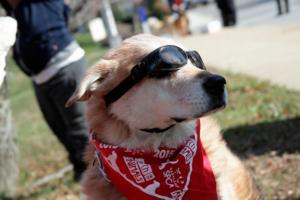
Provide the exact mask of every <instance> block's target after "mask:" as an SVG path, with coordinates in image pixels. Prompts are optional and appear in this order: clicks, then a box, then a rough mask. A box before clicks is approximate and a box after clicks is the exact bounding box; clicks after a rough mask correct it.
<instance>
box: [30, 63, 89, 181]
mask: <svg viewBox="0 0 300 200" xmlns="http://www.w3.org/2000/svg"><path fill="white" fill-rule="evenodd" d="M84 66H85V62H84V59H81V60H79V61H77V62H74V63H71V64H70V65H69V66H66V67H64V68H62V69H61V70H60V71H59V72H58V73H57V74H56V75H55V76H54V77H53V78H51V79H50V80H49V81H47V82H46V83H43V84H41V85H37V84H34V89H35V93H36V97H37V100H38V103H39V106H40V109H41V111H42V113H43V116H44V118H45V120H46V121H47V123H48V125H49V127H50V128H51V130H52V131H53V133H54V134H55V135H56V136H57V138H58V139H59V141H60V142H61V143H62V144H63V145H64V147H65V148H66V150H67V151H68V153H69V160H70V161H71V163H72V164H73V166H74V172H75V175H74V178H75V180H79V179H80V176H81V173H82V172H83V171H84V170H85V167H86V166H85V164H84V162H83V152H84V149H85V146H86V144H87V142H88V130H87V125H86V121H85V117H84V113H85V107H84V104H82V103H75V104H74V105H72V106H71V107H69V108H65V106H64V105H65V103H66V102H67V100H68V98H69V97H70V96H71V95H72V94H73V92H74V91H75V89H76V88H77V86H78V84H79V82H80V80H81V78H82V76H83V75H84V71H85V68H84Z"/></svg>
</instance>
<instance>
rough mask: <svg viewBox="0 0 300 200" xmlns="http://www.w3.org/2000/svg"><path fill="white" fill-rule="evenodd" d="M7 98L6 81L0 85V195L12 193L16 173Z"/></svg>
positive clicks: (13, 136)
mask: <svg viewBox="0 0 300 200" xmlns="http://www.w3.org/2000/svg"><path fill="white" fill-rule="evenodd" d="M15 140H16V138H15V132H14V130H13V126H12V119H11V111H10V108H9V102H8V99H7V84H6V81H4V83H3V84H2V86H0V196H5V197H10V196H12V195H13V193H14V191H15V186H16V180H17V175H18V166H17V147H16V144H15Z"/></svg>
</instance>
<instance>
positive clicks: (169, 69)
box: [66, 34, 259, 200]
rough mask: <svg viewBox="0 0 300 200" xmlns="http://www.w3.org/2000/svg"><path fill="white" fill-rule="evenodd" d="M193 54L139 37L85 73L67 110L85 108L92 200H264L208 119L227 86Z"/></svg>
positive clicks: (87, 185) (87, 188)
mask: <svg viewBox="0 0 300 200" xmlns="http://www.w3.org/2000/svg"><path fill="white" fill-rule="evenodd" d="M161 47H163V48H161ZM157 49H163V50H157ZM166 49H167V50H166ZM155 50H156V51H155ZM151 52H152V53H151ZM153 52H156V53H153ZM157 52H160V54H159V53H157ZM161 52H163V53H161ZM174 52H175V53H174ZM185 52H186V55H187V56H185ZM191 52H193V51H186V49H185V48H184V47H183V46H182V45H180V44H177V43H176V42H175V41H172V40H170V39H163V38H159V37H156V36H152V35H148V34H141V35H136V36H133V37H131V38H129V39H126V40H125V41H124V42H123V43H122V45H121V46H120V47H118V48H115V49H112V50H110V51H108V53H107V54H106V55H105V56H104V57H103V58H102V59H101V60H100V61H99V63H98V64H96V65H94V66H92V67H91V68H90V69H89V70H88V71H87V73H86V76H85V78H84V79H83V80H82V82H81V85H80V87H79V88H78V89H77V91H76V92H75V93H74V95H73V96H72V97H71V98H70V99H69V101H68V102H67V104H66V105H67V106H68V105H71V104H72V103H74V102H75V101H86V104H87V121H88V124H89V127H90V130H91V131H90V134H91V144H90V145H89V147H88V149H87V152H86V160H87V162H88V164H89V166H88V168H87V170H86V171H85V173H84V175H83V178H82V181H81V183H82V188H83V192H84V193H85V195H86V197H87V199H89V200H100V199H109V200H115V199H116V200H117V199H143V200H146V199H191V200H193V199H210V200H213V199H225V200H247V199H249V200H250V199H251V200H252V199H259V193H258V191H257V189H256V186H255V184H254V182H253V180H252V177H251V176H250V174H249V173H248V172H247V170H246V169H245V167H244V166H243V164H242V163H241V161H240V160H239V159H238V158H237V157H236V156H235V155H233V154H232V153H231V151H230V150H229V149H228V148H227V147H226V144H225V142H224V141H223V140H222V136H221V134H220V128H219V126H218V124H217V123H216V122H215V121H214V120H213V119H211V118H210V117H208V116H207V115H209V114H211V113H213V112H215V111H218V110H220V109H222V108H224V107H225V106H226V103H227V95H226V89H225V79H224V78H223V77H221V76H219V75H215V74H212V73H209V72H208V71H206V70H205V68H204V66H203V63H199V62H201V61H200V60H199V59H200V56H196V57H195V54H193V53H192V54H191ZM194 53H195V52H194ZM156 54H157V55H156ZM148 55H150V56H148ZM153 55H154V56H153ZM174 55H175V56H174ZM177 55H178V57H180V56H181V57H180V58H177ZM193 55H194V56H193ZM147 56H148V57H147ZM151 56H152V57H151ZM145 58H147V59H145ZM164 59H165V60H166V61H165V62H162V61H161V60H164ZM140 63H141V64H140ZM136 66H142V67H139V68H138V67H136ZM136 68H138V69H136ZM150 68H151V69H150ZM149 69H150V72H151V70H152V73H149ZM153 69H154V70H156V71H155V73H153ZM143 70H144V71H145V70H146V71H147V70H148V71H147V72H144V71H143ZM137 71H138V72H137ZM147 73H148V74H147ZM128 77H129V78H128ZM124 80H125V81H124ZM124 82H126V83H124ZM120 85H121V86H120ZM124 85H125V86H124ZM116 88H117V89H116Z"/></svg>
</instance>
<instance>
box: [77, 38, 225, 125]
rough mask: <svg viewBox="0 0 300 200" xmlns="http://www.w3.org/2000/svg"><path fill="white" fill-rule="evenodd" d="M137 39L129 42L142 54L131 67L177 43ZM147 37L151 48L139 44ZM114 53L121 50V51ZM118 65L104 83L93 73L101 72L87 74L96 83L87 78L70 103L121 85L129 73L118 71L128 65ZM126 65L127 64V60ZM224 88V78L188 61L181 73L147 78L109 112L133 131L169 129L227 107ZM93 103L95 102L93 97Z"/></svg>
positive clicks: (111, 55)
mask: <svg viewBox="0 0 300 200" xmlns="http://www.w3.org/2000/svg"><path fill="white" fill-rule="evenodd" d="M135 37H137V40H132V41H131V40H130V39H129V43H130V44H132V45H135V46H136V48H139V49H140V53H139V54H140V55H137V56H136V57H135V58H131V59H130V60H131V62H133V63H131V65H135V64H137V62H138V61H140V60H141V59H142V58H141V57H140V56H141V55H142V56H144V55H146V54H148V53H150V52H151V51H153V50H154V49H155V48H157V47H159V46H162V45H166V44H171V45H174V42H171V41H168V40H166V41H165V40H162V39H160V38H157V37H154V36H145V35H139V36H135ZM144 37H145V41H146V42H145V44H147V41H148V40H151V41H152V44H151V45H149V43H148V46H147V45H143V44H138V42H140V41H143V39H144ZM157 41H158V42H157ZM170 42H171V43H170ZM139 45H141V47H139ZM175 45H176V44H175ZM121 48H122V47H121ZM115 51H118V49H117V50H115ZM126 51H127V52H126V54H127V55H130V54H136V49H131V48H126ZM131 51H132V52H131ZM115 55H116V53H112V54H110V55H109V54H108V58H110V59H116V57H117V56H115ZM122 55H124V54H118V56H122ZM124 56H125V55H124ZM119 59H122V58H121V57H120V58H119ZM135 60H136V61H135ZM108 63H109V62H108ZM116 63H117V64H115V66H117V67H112V66H111V68H113V70H109V68H110V66H109V65H110V64H107V65H105V68H108V70H107V71H108V72H107V73H106V75H105V77H104V78H103V77H102V81H101V83H99V84H96V85H95V84H94V83H95V82H97V80H99V79H101V78H99V77H98V76H92V75H91V74H92V73H99V69H98V72H97V71H95V69H94V70H93V71H94V72H91V71H90V72H88V76H90V78H89V79H93V80H92V81H90V80H89V81H87V79H85V80H84V81H83V83H82V86H81V88H80V89H79V92H78V93H77V95H75V96H74V97H73V98H72V100H71V101H74V99H75V100H78V99H79V100H80V99H81V100H82V99H87V97H89V96H91V95H93V93H103V95H102V96H101V95H98V98H102V97H103V96H104V95H105V93H107V92H109V91H110V90H112V89H113V88H114V87H115V86H116V85H118V83H119V82H120V81H122V80H123V79H124V78H125V77H126V73H125V74H124V73H123V75H122V77H120V76H118V75H117V74H118V72H119V71H122V70H121V68H122V67H124V68H126V67H129V66H119V65H120V62H116ZM123 63H125V62H124V60H123ZM100 67H101V66H100ZM102 67H103V66H102ZM131 67H133V66H131ZM129 69H130V67H129ZM100 71H101V70H100ZM127 71H130V70H127ZM102 73H103V72H102ZM128 73H129V72H127V75H128ZM119 74H120V73H119ZM118 79H121V80H118ZM106 80H107V81H106ZM87 82H88V83H87ZM98 82H99V81H98ZM116 82H118V83H116ZM93 84H94V85H93ZM112 85H113V86H112ZM224 85H225V79H224V78H223V77H221V76H217V75H212V74H210V73H209V72H207V71H205V70H202V69H199V68H197V67H195V66H194V65H193V64H192V63H191V62H190V61H188V63H187V64H186V65H184V66H183V67H182V68H180V70H178V71H175V72H172V73H170V74H169V75H168V76H165V77H162V78H147V77H146V78H144V79H143V80H142V81H140V82H139V83H137V84H136V85H134V87H132V88H131V89H130V90H128V91H127V92H126V93H125V94H124V95H123V96H121V98H119V99H118V100H117V101H115V102H113V103H112V104H110V105H109V107H107V108H106V109H107V112H108V113H109V114H112V115H113V116H114V117H116V118H117V119H119V120H121V121H123V122H124V123H125V124H127V125H128V127H129V128H130V129H151V128H161V129H163V128H166V127H168V126H170V125H171V124H172V123H174V121H181V120H189V119H195V118H198V117H201V116H204V115H206V114H208V113H210V112H213V111H215V110H217V109H220V108H222V107H224V106H225V105H226V101H227V100H226V90H225V88H224ZM103 87H104V88H105V89H104V88H103ZM82 88H84V89H82ZM92 88H94V89H92ZM108 88H110V89H108ZM87 93H88V95H87ZM83 97H84V98H83ZM94 100H96V99H95V98H94Z"/></svg>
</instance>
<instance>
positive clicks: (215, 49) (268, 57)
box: [179, 25, 300, 90]
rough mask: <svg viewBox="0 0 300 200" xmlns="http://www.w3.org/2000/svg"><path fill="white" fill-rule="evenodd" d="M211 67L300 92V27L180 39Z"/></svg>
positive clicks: (262, 28) (238, 30) (260, 28)
mask: <svg viewBox="0 0 300 200" xmlns="http://www.w3.org/2000/svg"><path fill="white" fill-rule="evenodd" d="M179 40H180V42H181V43H183V44H184V45H185V46H186V47H188V48H190V49H195V50H198V51H199V53H200V54H201V57H202V59H203V60H204V63H206V65H207V66H212V67H215V68H219V69H223V70H229V71H232V72H236V73H242V74H247V75H251V76H253V77H256V78H259V79H262V80H269V81H270V82H272V83H275V84H278V85H282V86H285V87H287V88H290V89H297V90H300V25H276V26H275V25H274V26H258V27H240V28H231V29H224V30H222V31H220V32H218V33H214V34H207V35H203V34H198V35H193V36H188V37H185V38H181V39H179Z"/></svg>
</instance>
